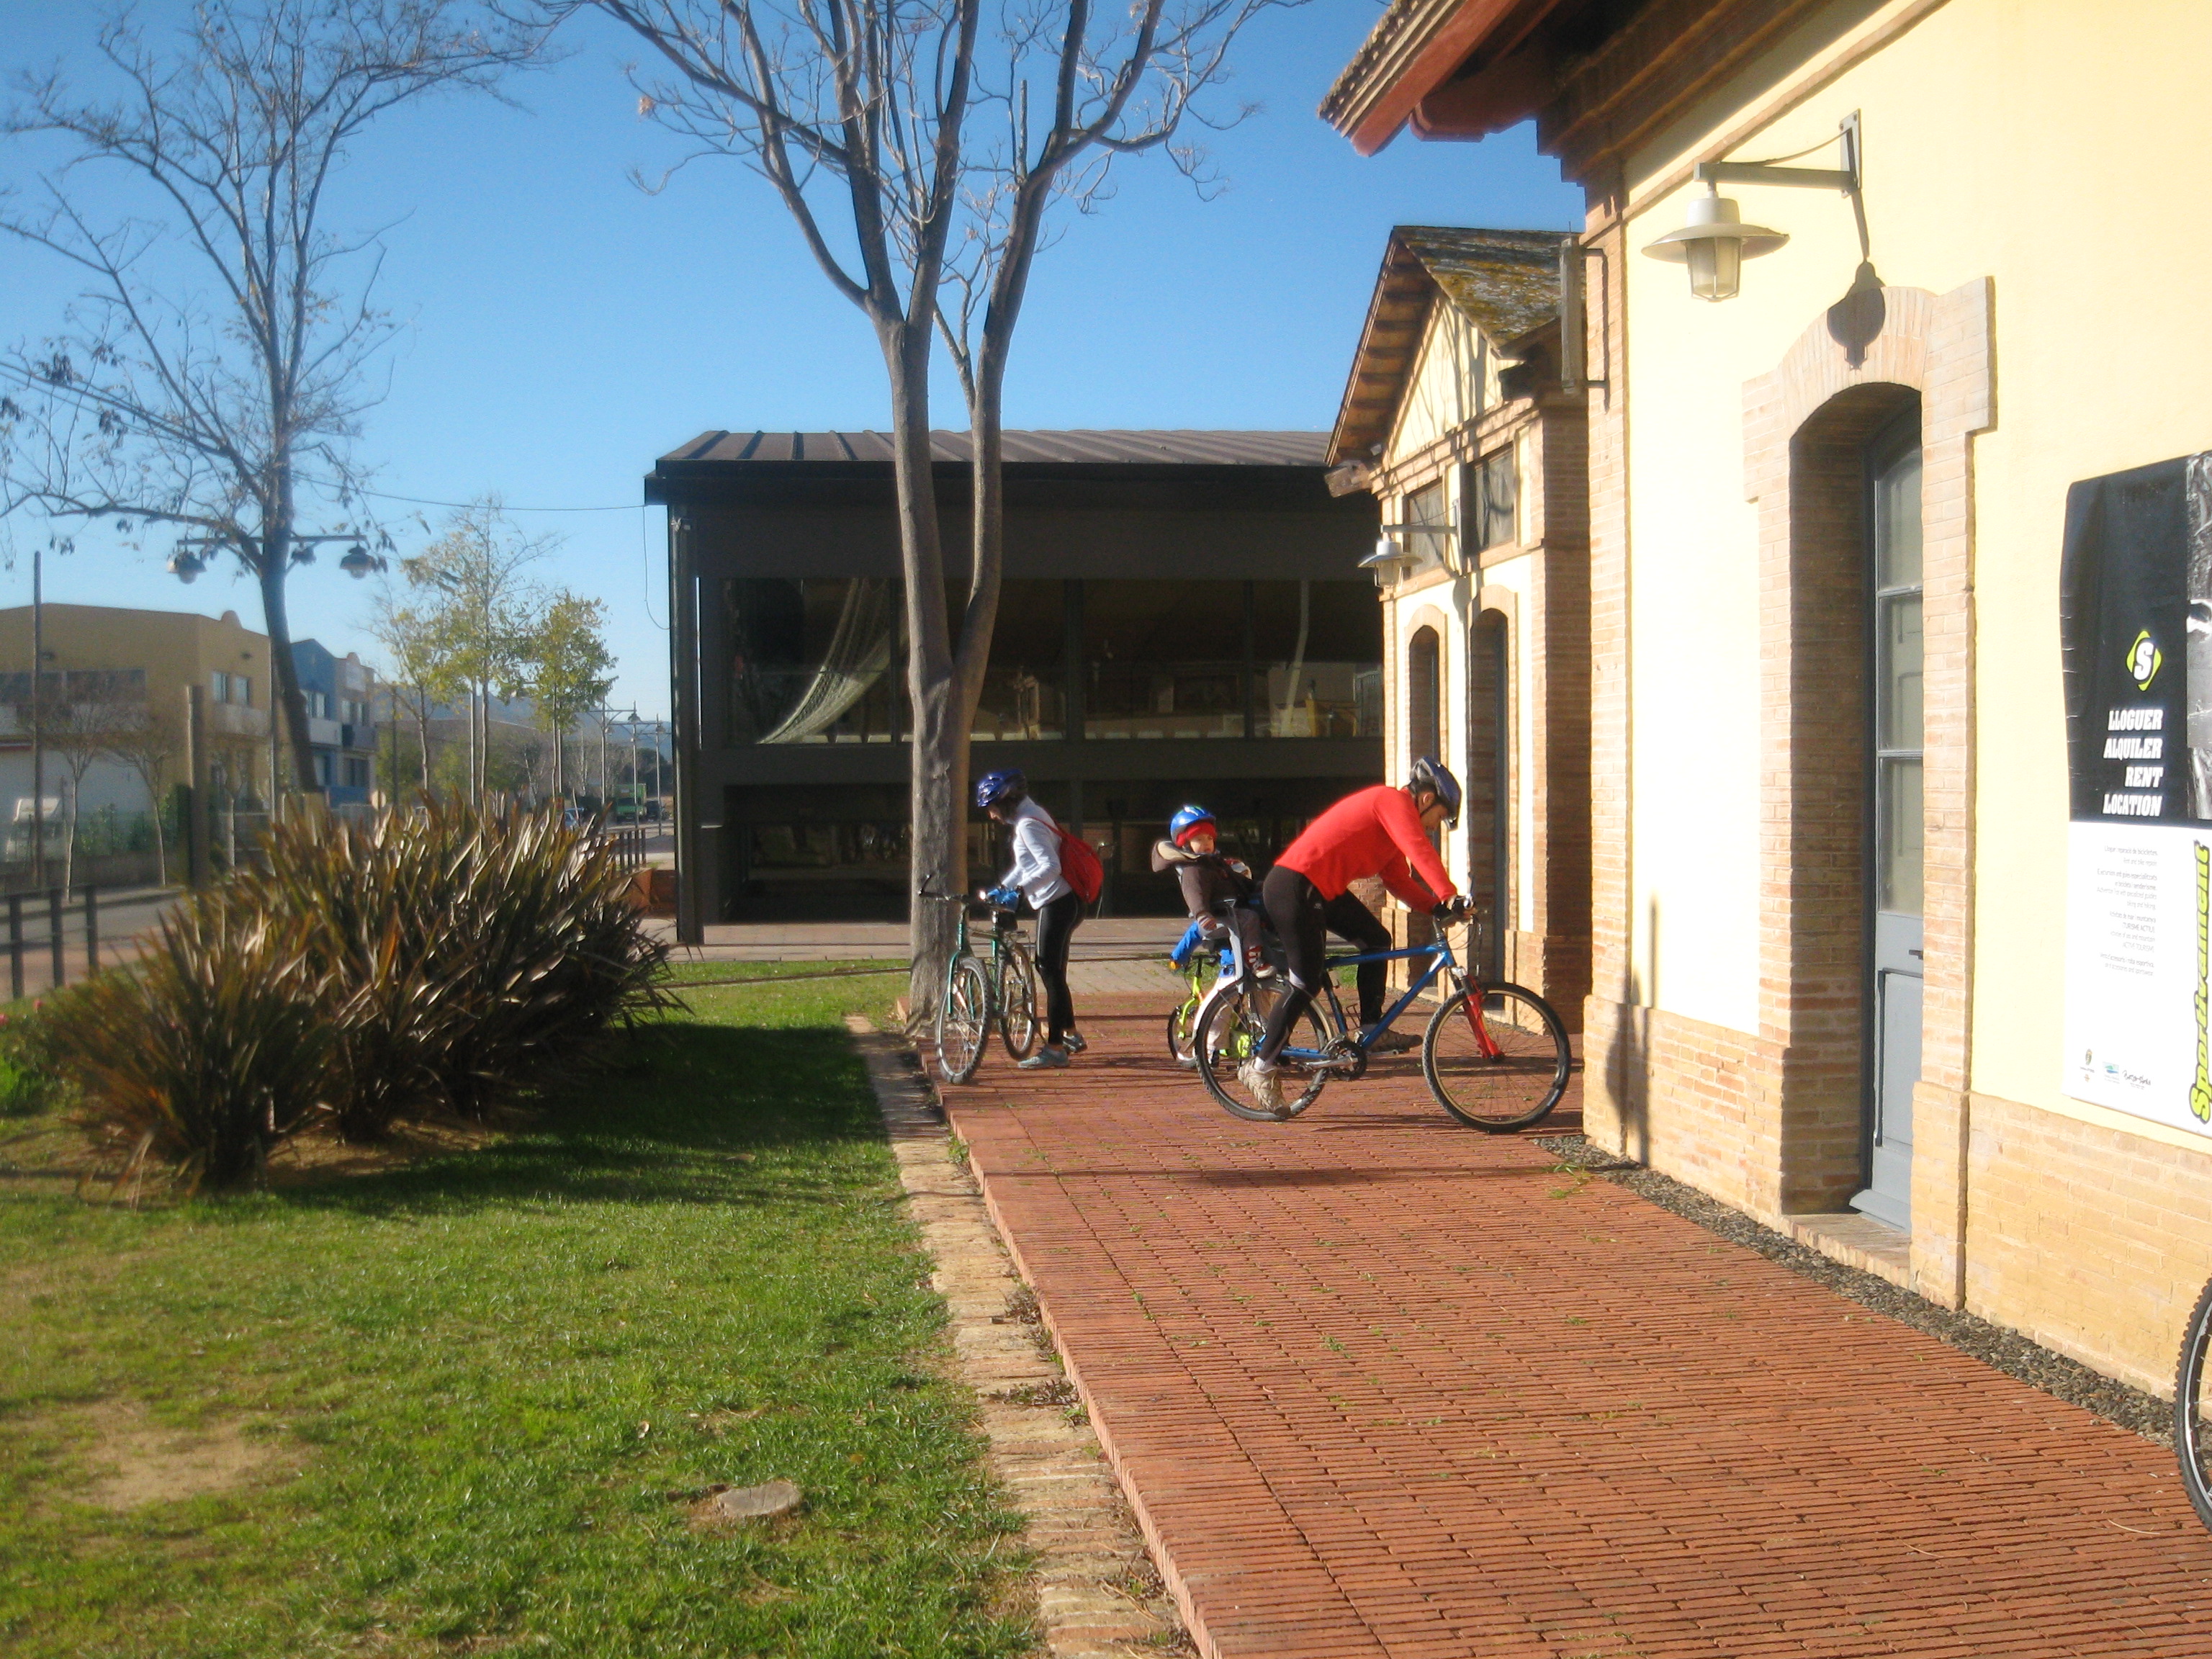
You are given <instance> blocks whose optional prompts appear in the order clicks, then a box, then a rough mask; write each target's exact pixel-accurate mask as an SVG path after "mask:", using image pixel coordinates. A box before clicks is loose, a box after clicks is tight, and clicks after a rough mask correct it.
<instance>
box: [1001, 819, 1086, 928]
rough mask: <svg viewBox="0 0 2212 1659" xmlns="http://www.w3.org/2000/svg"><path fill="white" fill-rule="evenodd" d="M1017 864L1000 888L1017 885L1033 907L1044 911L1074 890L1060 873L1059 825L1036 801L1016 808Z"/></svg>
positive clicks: (1015, 848)
mask: <svg viewBox="0 0 2212 1659" xmlns="http://www.w3.org/2000/svg"><path fill="white" fill-rule="evenodd" d="M1011 825H1012V829H1013V832H1014V867H1013V868H1012V869H1011V870H1009V871H1007V872H1006V875H1005V876H1004V877H1003V878H1001V879H1000V883H999V885H1000V886H1001V887H1018V888H1020V889H1021V890H1022V896H1023V897H1024V898H1025V899H1027V900H1028V901H1029V902H1030V908H1031V909H1032V910H1042V909H1043V908H1044V907H1045V906H1046V905H1048V904H1049V903H1051V902H1053V901H1054V899H1056V898H1058V897H1059V896H1060V895H1061V894H1062V893H1072V892H1073V891H1074V889H1073V887H1070V886H1069V885H1068V884H1067V878H1066V877H1064V876H1062V875H1061V874H1060V827H1059V826H1058V825H1057V824H1055V823H1054V822H1053V819H1052V814H1051V813H1049V812H1048V811H1045V810H1044V808H1043V807H1042V806H1039V805H1037V804H1036V802H1035V801H1033V800H1025V801H1024V802H1023V803H1022V804H1021V805H1019V806H1017V807H1016V808H1014V815H1013V817H1012V820H1011Z"/></svg>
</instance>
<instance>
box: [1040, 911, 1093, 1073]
mask: <svg viewBox="0 0 2212 1659" xmlns="http://www.w3.org/2000/svg"><path fill="white" fill-rule="evenodd" d="M1082 920H1083V895H1082V894H1080V893H1062V894H1061V895H1060V896H1059V897H1058V898H1056V899H1048V900H1046V901H1045V902H1044V904H1043V905H1042V907H1041V908H1039V909H1038V911H1037V948H1036V960H1037V974H1038V975H1039V976H1040V977H1041V978H1042V980H1043V981H1044V1010H1045V1020H1046V1023H1047V1030H1046V1032H1045V1039H1044V1040H1045V1041H1046V1042H1048V1043H1050V1044H1051V1045H1052V1046H1053V1047H1054V1048H1058V1047H1059V1046H1060V1039H1061V1038H1062V1037H1064V1036H1066V1035H1067V1034H1068V1033H1069V1032H1070V1031H1072V1030H1074V1029H1075V999H1074V998H1073V997H1071V996H1069V995H1068V994H1067V947H1068V945H1070V944H1072V943H1073V941H1074V939H1075V929H1076V927H1077V925H1078V924H1079V923H1080V922H1081V921H1082Z"/></svg>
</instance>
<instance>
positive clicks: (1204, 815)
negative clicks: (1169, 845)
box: [1168, 806, 1216, 847]
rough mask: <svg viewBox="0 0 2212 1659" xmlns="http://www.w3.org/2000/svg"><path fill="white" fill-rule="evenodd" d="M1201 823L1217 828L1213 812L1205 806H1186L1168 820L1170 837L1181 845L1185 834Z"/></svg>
mask: <svg viewBox="0 0 2212 1659" xmlns="http://www.w3.org/2000/svg"><path fill="white" fill-rule="evenodd" d="M1200 824H1204V825H1205V826H1206V828H1207V829H1213V828H1215V827H1216V826H1215V824H1214V822H1213V814H1212V813H1211V812H1209V811H1206V809H1205V808H1204V807H1203V806H1186V807H1184V808H1183V809H1182V811H1180V812H1178V813H1176V815H1175V816H1174V817H1171V818H1170V819H1169V820H1168V839H1169V840H1170V841H1171V842H1174V843H1175V844H1176V846H1178V847H1180V846H1182V838H1183V836H1185V835H1187V834H1188V833H1189V832H1190V831H1191V830H1193V829H1197V828H1198V827H1199V825H1200Z"/></svg>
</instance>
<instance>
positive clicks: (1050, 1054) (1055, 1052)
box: [1014, 1045, 1067, 1072]
mask: <svg viewBox="0 0 2212 1659" xmlns="http://www.w3.org/2000/svg"><path fill="white" fill-rule="evenodd" d="M1066 1064H1067V1050H1066V1049H1065V1048H1053V1047H1051V1046H1050V1045H1047V1046H1046V1047H1044V1048H1040V1049H1038V1050H1037V1051H1036V1053H1035V1054H1031V1055H1030V1057H1029V1058H1028V1059H1027V1060H1016V1061H1015V1062H1014V1068H1015V1069H1016V1070H1017V1071H1023V1072H1045V1071H1051V1070H1053V1069H1054V1068H1055V1067H1060V1066H1066Z"/></svg>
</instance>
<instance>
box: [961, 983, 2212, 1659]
mask: <svg viewBox="0 0 2212 1659" xmlns="http://www.w3.org/2000/svg"><path fill="white" fill-rule="evenodd" d="M1139 1008H1141V1012H1139ZM1163 1015H1164V1003H1162V1002H1161V1001H1159V1000H1156V999H1147V1000H1145V1001H1144V1002H1143V1003H1141V1004H1138V1003H1135V1002H1133V1001H1130V1000H1123V1001H1121V1002H1118V1003H1114V1004H1106V1005H1101V1004H1098V1003H1097V1001H1096V1000H1093V1001H1092V1002H1091V1003H1087V1004H1086V1005H1085V1026H1086V1030H1087V1033H1088V1035H1090V1036H1091V1038H1092V1040H1093V1047H1092V1049H1091V1053H1090V1054H1087V1055H1085V1057H1084V1059H1083V1060H1081V1061H1079V1065H1078V1067H1077V1068H1075V1069H1072V1070H1070V1071H1068V1072H1066V1073H1056V1074H1050V1075H1046V1076H1037V1075H1036V1074H1026V1075H1021V1076H1019V1077H1017V1074H1016V1073H1012V1071H1010V1070H1009V1069H1007V1068H1006V1066H1004V1064H1003V1063H1002V1062H1001V1061H1000V1060H999V1059H998V1057H997V1056H995V1055H994V1057H993V1058H992V1059H991V1060H987V1061H986V1063H985V1066H984V1069H983V1071H982V1072H981V1073H980V1074H979V1076H978V1080H977V1083H976V1084H975V1085H971V1086H970V1087H968V1088H965V1089H952V1090H948V1091H945V1092H946V1096H947V1101H946V1103H947V1105H948V1107H949V1109H950V1110H951V1118H952V1124H953V1127H954V1129H955V1130H956V1132H957V1133H959V1134H960V1135H961V1136H962V1137H963V1138H964V1139H966V1140H967V1141H968V1143H969V1146H970V1147H971V1149H972V1155H973V1158H974V1167H975V1170H976V1171H977V1173H978V1174H979V1175H980V1176H981V1179H982V1181H983V1182H984V1186H985V1190H986V1193H987V1196H988V1198H989V1200H990V1202H991V1205H992V1207H993V1210H994V1213H995V1215H996V1216H997V1218H998V1219H999V1221H1000V1226H1001V1228H1002V1229H1003V1230H1004V1231H1006V1234H1007V1235H1008V1237H1009V1238H1010V1240H1011V1242H1012V1246H1013V1249H1014V1251H1015V1254H1016V1255H1017V1257H1018V1260H1019V1261H1020V1263H1021V1266H1022V1267H1023V1270H1024V1273H1026V1274H1027V1275H1028V1276H1029V1278H1030V1281H1031V1282H1032V1284H1033V1285H1035V1287H1036V1291H1037V1294H1038V1297H1039V1298H1040V1300H1041V1301H1042V1304H1043V1306H1044V1309H1045V1312H1046V1315H1047V1317H1048V1320H1049V1321H1050V1323H1051V1326H1052V1328H1053V1330H1054V1334H1055V1335H1056V1336H1057V1338H1058V1340H1059V1341H1060V1346H1061V1349H1062V1352H1064V1353H1065V1354H1066V1356H1067V1357H1068V1358H1069V1361H1070V1364H1071V1369H1072V1370H1073V1372H1074V1374H1075V1376H1076V1380H1077V1381H1078V1383H1079V1385H1080V1386H1081V1388H1082V1389H1083V1390H1084V1392H1085V1395H1086V1396H1087V1398H1088V1400H1089V1401H1090V1403H1091V1413H1092V1418H1093V1420H1094V1422H1095V1423H1096V1424H1097V1428H1098V1430H1099V1432H1100V1436H1101V1437H1102V1439H1103V1441H1104V1443H1106V1445H1107V1447H1108V1449H1109V1454H1110V1455H1112V1456H1113V1457H1114V1459H1115V1462H1116V1464H1117V1467H1118V1468H1119V1469H1120V1471H1121V1474H1122V1477H1123V1480H1124V1482H1125V1484H1126V1485H1127V1486H1129V1487H1130V1489H1131V1491H1132V1496H1133V1500H1134V1501H1135V1503H1136V1504H1137V1506H1138V1509H1139V1514H1140V1516H1141V1517H1142V1519H1143V1521H1144V1523H1145V1526H1146V1530H1147V1532H1148V1533H1149V1534H1150V1535H1151V1536H1152V1541H1153V1542H1154V1545H1155V1547H1156V1548H1157V1551H1158V1554H1159V1556H1160V1558H1161V1564H1162V1566H1163V1568H1164V1571H1166V1572H1167V1574H1168V1576H1169V1578H1170V1584H1171V1586H1172V1587H1173V1588H1174V1589H1175V1590H1176V1594H1177V1595H1178V1597H1179V1599H1180V1600H1181V1601H1182V1605H1183V1609H1184V1614H1185V1617H1186V1619H1187V1620H1188V1623H1189V1625H1190V1627H1191V1630H1192V1632H1193V1633H1194V1636H1195V1637H1196V1638H1197V1639H1198V1641H1199V1644H1200V1650H1201V1651H1202V1652H1204V1653H1206V1654H1209V1655H1223V1656H1231V1655H1234V1656H1264V1659H1306V1656H1316V1659H1317V1656H1322V1655H1329V1656H1336V1655H1386V1654H1387V1655H1391V1656H1406V1659H1411V1656H1417V1655H1418V1656H1436V1659H1446V1656H1460V1655H1481V1656H1514V1659H1519V1656H1528V1659H1537V1656H1549V1659H1564V1656H1577V1659H1661V1656H1688V1655H1697V1656H1710V1659H1752V1656H1763V1655H1770V1654H1789V1655H1798V1654H1808V1655H1809V1654H1819V1655H1831V1656H1844V1655H1873V1654H1897V1655H1911V1656H1915V1659H1938V1656H1942V1659H1950V1656H1957V1659H1996V1656H2015V1655H2017V1656H2027V1655H2034V1656H2051V1655H2077V1654H2078V1655H2097V1656H2108V1655H2121V1654H2127V1655H2150V1654H2157V1655H2172V1656H2191V1659H2205V1656H2212V1537H2208V1536H2207V1535H2206V1534H2204V1533H2203V1531H2202V1530H2201V1529H2200V1528H2198V1527H2197V1524H2196V1522H2195V1521H2194V1519H2193V1518H2192V1517H2191V1516H2190V1515H2189V1512H2188V1509H2187V1504H2186V1502H2185V1499H2184V1498H2183V1497H2182V1495H2181V1492H2180V1489H2179V1483H2178V1481H2177V1480H2176V1479H2175V1478H2174V1475H2173V1474H2172V1462H2171V1459H2170V1456H2169V1455H2168V1454H2167V1453H2166V1452H2165V1451H2164V1450H2162V1449H2160V1448H2158V1447H2155V1446H2153V1445H2150V1444H2148V1443H2145V1442H2143V1441H2142V1440H2139V1439H2136V1437H2133V1436H2130V1435H2129V1434H2126V1433H2124V1431H2120V1430H2118V1429H2116V1428H2113V1427H2112V1426H2111V1425H2107V1424H2106V1423H2104V1422H2102V1421H2100V1419H2096V1418H2093V1417H2092V1416H2090V1415H2089V1414H2088V1413H2085V1412H2082V1411H2081V1410H2079V1409H2077V1408H2075V1407H2070V1406H2066V1405H2063V1404H2061V1403H2059V1402H2058V1401H2054V1400H2052V1399H2051V1398H2049V1397H2048V1396H2046V1395H2041V1394H2039V1393H2037V1392H2035V1391H2034V1390H2033V1389H2029V1388H2027V1386H2026V1385H2024V1384H2022V1383H2016V1382H2015V1381H2013V1380H2011V1379H2010V1378H2008V1377H2006V1376H2002V1375H2000V1374H1998V1373H1996V1372H1994V1371H1991V1370H1987V1369H1986V1368H1984V1366H1982V1365H1980V1364H1978V1363H1977V1362H1975V1361H1973V1360H1972V1359H1970V1358H1966V1356H1964V1355H1963V1354H1960V1353H1959V1352H1956V1351H1955V1350H1954V1349H1951V1348H1948V1347H1947V1346H1943V1345H1942V1343H1939V1342H1937V1341H1936V1340H1934V1339H1932V1338H1929V1337H1926V1336H1923V1335H1921V1334H1918V1333H1917V1332H1914V1331H1911V1330H1910V1329H1907V1328H1905V1327H1903V1326H1900V1325H1898V1324H1895V1323H1893V1322H1890V1321H1888V1320H1886V1319H1883V1318H1881V1317H1880V1316H1876V1315H1873V1314H1870V1313H1869V1312H1868V1311H1867V1310H1864V1309H1862V1308H1860V1307H1858V1306H1857V1305H1856V1304H1852V1303H1850V1302H1847V1301H1844V1300H1843V1299H1842V1298H1840V1297H1837V1296H1835V1295H1833V1294H1832V1293H1831V1292H1829V1291H1825V1290H1823V1289H1821V1288H1820V1287H1819V1286H1818V1285H1814V1284H1813V1283H1811V1282H1810V1281H1808V1280H1806V1279H1800V1278H1798V1277H1797V1276H1796V1275H1795V1274H1793V1273H1790V1272H1789V1271H1788V1270H1787V1269H1786V1268H1784V1267H1779V1266H1778V1265H1776V1264H1774V1263H1771V1262H1769V1261H1766V1260H1765V1259H1764V1258H1763V1257H1760V1256H1759V1255H1754V1254H1753V1253H1752V1252H1751V1251H1749V1250H1747V1249H1742V1248H1741V1247H1739V1246H1736V1245H1733V1244H1729V1243H1724V1242H1723V1241H1722V1240H1720V1239H1718V1238H1716V1237H1713V1236H1712V1235H1711V1234H1710V1233H1707V1232H1705V1231H1703V1230H1701V1229H1699V1227H1697V1226H1695V1225H1692V1224H1691V1223H1690V1222H1687V1221H1685V1220H1683V1219H1681V1218H1679V1217H1676V1216H1674V1215H1672V1214H1669V1213H1668V1212H1665V1211H1662V1210H1660V1209H1658V1208H1656V1207H1655V1206H1650V1205H1649V1204H1647V1203H1645V1202H1644V1201H1643V1200H1639V1199H1638V1198H1636V1197H1635V1196H1633V1195H1632V1194H1629V1193H1627V1192H1626V1191H1625V1190H1623V1189H1621V1188H1618V1187H1615V1186H1613V1185H1612V1184H1611V1183H1609V1182H1604V1181H1600V1180H1589V1179H1587V1178H1577V1177H1576V1176H1567V1175H1561V1174H1557V1173H1554V1172H1553V1167H1552V1165H1553V1160H1552V1159H1551V1158H1549V1157H1548V1156H1547V1154H1546V1153H1545V1152H1543V1150H1542V1149H1541V1147H1538V1146H1533V1145H1531V1144H1529V1143H1528V1141H1526V1140H1524V1139H1517V1138H1493V1137H1490V1136H1486V1135H1481V1134H1479V1133H1474V1132H1473V1131H1470V1130H1468V1129H1464V1128H1461V1127H1456V1126H1455V1125H1453V1124H1452V1123H1451V1122H1449V1121H1448V1120H1447V1119H1445V1118H1444V1116H1443V1114H1442V1113H1441V1112H1439V1111H1438V1110H1437V1108H1436V1107H1435V1106H1434V1105H1433V1104H1432V1103H1431V1102H1430V1101H1429V1099H1428V1097H1427V1095H1426V1093H1425V1091H1423V1090H1422V1088H1421V1085H1420V1080H1419V1075H1418V1073H1417V1072H1416V1071H1415V1070H1414V1069H1413V1063H1412V1062H1411V1061H1410V1060H1392V1061H1389V1062H1386V1063H1384V1064H1383V1065H1380V1066H1377V1068H1376V1071H1375V1072H1373V1073H1370V1075H1369V1077H1368V1078H1367V1079H1365V1080H1364V1081H1363V1082H1361V1083H1359V1084H1356V1085H1332V1087H1331V1088H1330V1090H1329V1091H1328V1093H1327V1094H1325V1095H1324V1096H1323V1097H1322V1101H1321V1103H1319V1104H1318V1105H1316V1107H1315V1108H1314V1109H1312V1111H1311V1112H1310V1113H1309V1114H1308V1115H1307V1116H1306V1117H1304V1118H1303V1119H1301V1120H1300V1121H1297V1122H1296V1123H1293V1124H1286V1125H1263V1124H1247V1123H1242V1122H1239V1121H1237V1120H1235V1119H1232V1118H1231V1117H1229V1116H1227V1115H1225V1114H1224V1113H1223V1112H1221V1111H1220V1110H1219V1109H1218V1108H1217V1107H1215V1106H1214V1105H1212V1103H1211V1102H1210V1101H1209V1100H1208V1099H1207V1098H1206V1097H1205V1095H1204V1092H1203V1091H1202V1089H1201V1088H1200V1085H1199V1084H1198V1083H1197V1082H1196V1081H1195V1080H1194V1079H1192V1078H1191V1077H1190V1076H1189V1074H1188V1073H1182V1072H1178V1071H1176V1070H1174V1069H1173V1068H1172V1067H1171V1066H1169V1065H1168V1063H1167V1061H1166V1059H1165V1056H1164V1050H1163V1048H1162V1047H1161V1039H1160V1034H1159V1027H1160V1024H1161V1020H1162V1017H1163ZM1565 1121H1568V1122H1571V1116H1569V1117H1568V1118H1567V1119H1566V1120H1565ZM1561 1122H1562V1120H1561V1119H1560V1118H1555V1119H1553V1121H1552V1123H1550V1124H1548V1125H1547V1126H1546V1127H1547V1128H1558V1127H1560V1126H1561Z"/></svg>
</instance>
